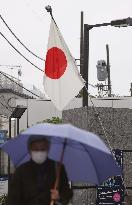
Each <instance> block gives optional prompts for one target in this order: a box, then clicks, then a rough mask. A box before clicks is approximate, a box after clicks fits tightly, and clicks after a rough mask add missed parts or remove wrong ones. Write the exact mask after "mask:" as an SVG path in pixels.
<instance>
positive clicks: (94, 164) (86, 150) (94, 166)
mask: <svg viewBox="0 0 132 205" xmlns="http://www.w3.org/2000/svg"><path fill="white" fill-rule="evenodd" d="M80 144H81V145H82V146H83V148H84V149H85V151H86V152H87V153H88V154H89V156H90V158H91V159H92V162H93V166H94V168H95V172H96V176H97V179H98V184H99V183H100V182H99V181H100V180H99V176H98V172H97V169H96V166H95V163H94V161H93V158H92V156H91V154H90V152H89V151H88V149H87V147H86V146H85V144H83V143H80Z"/></svg>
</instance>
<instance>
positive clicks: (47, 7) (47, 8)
mask: <svg viewBox="0 0 132 205" xmlns="http://www.w3.org/2000/svg"><path fill="white" fill-rule="evenodd" d="M45 9H46V11H47V12H48V13H50V15H51V17H53V15H52V7H51V6H50V5H47V6H45Z"/></svg>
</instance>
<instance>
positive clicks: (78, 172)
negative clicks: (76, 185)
mask: <svg viewBox="0 0 132 205" xmlns="http://www.w3.org/2000/svg"><path fill="white" fill-rule="evenodd" d="M31 135H38V138H39V137H40V136H41V137H42V136H43V137H46V138H47V139H48V140H49V141H50V144H51V146H50V150H49V154H48V157H49V158H50V159H52V160H55V161H58V162H59V161H60V159H61V155H62V151H63V148H64V143H66V146H65V151H64V157H63V164H64V165H65V168H66V171H67V175H68V178H69V180H71V181H73V182H89V183H94V184H101V183H102V182H103V181H105V180H106V179H107V178H109V177H112V176H116V175H121V174H122V171H121V168H120V167H119V166H118V165H117V163H116V161H115V159H114V158H113V155H112V154H111V152H110V151H109V149H108V148H107V146H106V145H105V144H104V142H103V141H102V140H101V139H100V138H99V137H98V136H97V135H95V134H93V133H91V132H87V131H85V130H82V129H79V128H77V127H74V126H72V125H70V124H59V125H55V124H49V123H45V124H38V125H35V126H33V127H31V128H28V129H27V130H26V131H24V132H23V133H21V134H20V135H18V136H17V137H16V138H14V139H11V140H9V141H8V142H6V143H5V144H3V145H2V146H1V148H2V149H3V150H4V151H5V152H6V153H7V154H8V155H9V156H10V158H11V160H12V162H13V163H14V165H15V166H16V167H17V166H19V165H21V164H22V163H24V162H26V161H28V160H29V159H30V156H29V154H28V148H27V141H28V139H29V137H30V136H31Z"/></svg>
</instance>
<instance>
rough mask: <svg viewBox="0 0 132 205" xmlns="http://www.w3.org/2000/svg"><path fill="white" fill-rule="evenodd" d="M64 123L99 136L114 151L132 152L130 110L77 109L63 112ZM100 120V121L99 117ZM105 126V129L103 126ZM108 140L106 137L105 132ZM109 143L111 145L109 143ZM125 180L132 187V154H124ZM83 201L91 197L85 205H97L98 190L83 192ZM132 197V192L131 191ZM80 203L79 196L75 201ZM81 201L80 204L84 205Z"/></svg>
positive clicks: (107, 108)
mask: <svg viewBox="0 0 132 205" xmlns="http://www.w3.org/2000/svg"><path fill="white" fill-rule="evenodd" d="M95 109H96V111H95ZM62 116H63V118H62V119H63V122H64V123H72V124H73V125H75V126H77V127H80V128H83V129H86V130H88V131H91V132H94V133H95V134H98V135H99V136H100V137H101V138H102V140H103V141H104V142H105V143H106V144H107V145H108V146H109V144H110V145H111V147H112V149H121V150H124V149H125V150H130V149H131V150H132V110H131V109H128V108H110V107H96V108H93V107H89V108H86V107H85V108H77V109H72V110H67V111H63V115H62ZM98 116H99V117H100V120H99V117H98ZM101 123H102V125H103V128H102V126H101ZM103 129H104V130H105V133H106V136H107V139H108V140H106V137H105V134H104V131H103ZM108 141H109V143H108ZM124 180H125V185H126V186H131V187H132V153H125V154H124ZM81 193H82V195H81V196H83V195H84V196H83V199H81V200H82V201H83V200H84V198H86V196H89V197H88V199H87V202H86V201H85V203H84V204H95V198H96V197H95V196H96V190H95V189H94V190H92V192H91V190H89V191H88V192H87V193H86V191H83V192H81ZM129 195H130V196H132V190H131V191H129ZM75 200H76V201H79V200H80V198H79V197H78V196H77V198H76V199H75ZM82 201H80V202H79V203H78V204H82V203H83V202H82Z"/></svg>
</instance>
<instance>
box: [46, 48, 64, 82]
mask: <svg viewBox="0 0 132 205" xmlns="http://www.w3.org/2000/svg"><path fill="white" fill-rule="evenodd" d="M66 67H67V59H66V56H65V53H64V52H63V51H62V50H61V49H60V48H57V47H53V48H50V49H49V50H48V52H47V55H46V62H45V74H46V75H47V76H48V77H49V78H51V79H59V78H60V77H61V76H62V75H63V74H64V72H65V70H66Z"/></svg>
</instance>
